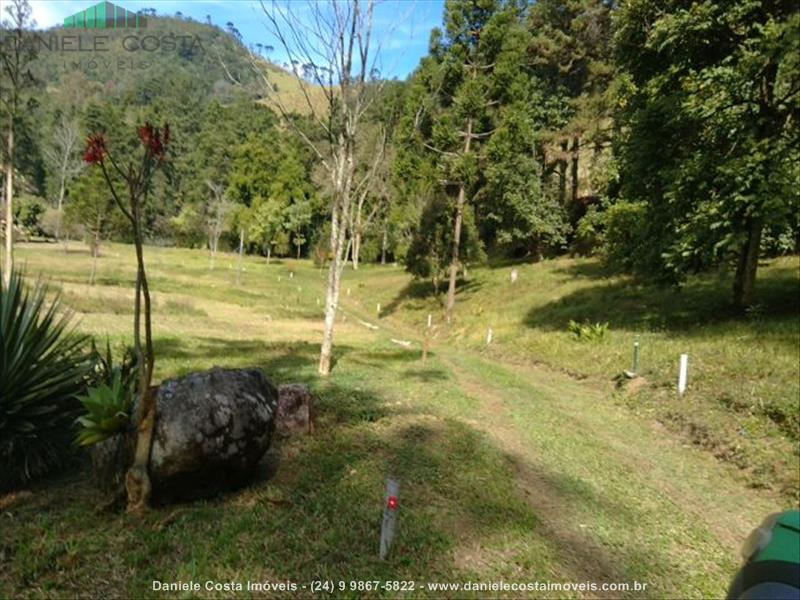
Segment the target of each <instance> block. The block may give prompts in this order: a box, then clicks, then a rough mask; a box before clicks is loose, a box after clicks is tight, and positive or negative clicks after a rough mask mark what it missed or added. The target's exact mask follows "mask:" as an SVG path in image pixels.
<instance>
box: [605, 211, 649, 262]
mask: <svg viewBox="0 0 800 600" xmlns="http://www.w3.org/2000/svg"><path fill="white" fill-rule="evenodd" d="M647 229H648V228H647V204H646V203H644V202H617V203H616V204H612V205H611V206H609V207H608V208H607V209H606V211H605V212H604V213H603V254H604V256H605V259H606V261H607V262H608V263H609V264H610V265H611V266H614V267H617V268H620V269H623V270H625V271H635V270H636V268H637V266H638V265H639V264H641V262H642V260H643V259H644V258H645V257H646V256H647V255H648V254H649V252H648V250H647Z"/></svg>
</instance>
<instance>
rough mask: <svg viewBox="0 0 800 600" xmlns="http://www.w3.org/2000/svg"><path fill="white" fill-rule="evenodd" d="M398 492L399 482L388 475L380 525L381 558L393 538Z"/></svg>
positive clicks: (386, 552) (383, 556)
mask: <svg viewBox="0 0 800 600" xmlns="http://www.w3.org/2000/svg"><path fill="white" fill-rule="evenodd" d="M399 492H400V483H398V481H397V480H396V479H392V478H391V477H389V478H388V479H387V480H386V492H385V494H384V508H383V524H382V525H381V548H380V557H381V560H383V559H384V558H386V555H387V554H388V553H389V548H390V547H391V545H392V540H393V539H394V530H395V524H396V523H397V506H398V502H397V497H398V495H399Z"/></svg>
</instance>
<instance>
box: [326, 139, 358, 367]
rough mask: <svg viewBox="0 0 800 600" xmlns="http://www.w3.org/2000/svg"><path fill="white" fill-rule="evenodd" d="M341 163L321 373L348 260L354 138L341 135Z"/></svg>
mask: <svg viewBox="0 0 800 600" xmlns="http://www.w3.org/2000/svg"><path fill="white" fill-rule="evenodd" d="M339 144H340V148H341V150H340V151H339V157H340V158H339V159H338V161H339V164H337V166H336V170H335V173H336V175H335V179H334V201H333V207H332V210H331V263H330V265H329V267H328V289H327V290H326V292H325V327H324V329H323V332H322V346H321V348H320V353H319V374H320V375H323V376H327V375H329V374H330V372H331V359H332V357H333V328H334V325H335V324H336V309H337V307H338V306H339V288H340V285H341V281H342V268H343V266H344V264H345V263H346V260H347V254H346V253H345V237H346V234H347V222H346V219H347V216H348V214H349V210H350V188H351V185H352V182H353V147H352V140H348V139H340V140H339Z"/></svg>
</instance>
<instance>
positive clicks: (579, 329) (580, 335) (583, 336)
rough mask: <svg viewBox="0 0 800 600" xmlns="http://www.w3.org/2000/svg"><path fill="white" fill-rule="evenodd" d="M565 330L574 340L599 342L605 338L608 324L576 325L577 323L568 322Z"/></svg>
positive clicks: (587, 323) (586, 323)
mask: <svg viewBox="0 0 800 600" xmlns="http://www.w3.org/2000/svg"><path fill="white" fill-rule="evenodd" d="M567 329H568V330H569V332H570V333H571V334H572V335H573V336H574V337H575V339H576V340H579V341H582V342H599V341H600V340H602V339H603V338H604V337H605V336H606V332H608V323H599V322H598V323H590V322H589V321H584V322H583V323H578V322H577V321H573V320H570V322H569V325H567Z"/></svg>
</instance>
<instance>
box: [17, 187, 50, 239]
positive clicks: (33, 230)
mask: <svg viewBox="0 0 800 600" xmlns="http://www.w3.org/2000/svg"><path fill="white" fill-rule="evenodd" d="M46 210H47V206H46V205H45V203H44V201H43V200H42V199H41V198H37V197H36V196H30V195H28V194H21V195H20V197H19V198H17V199H16V200H15V201H14V222H15V223H16V224H17V226H18V227H19V228H20V229H22V231H23V232H24V234H25V235H26V236H27V237H30V236H41V235H44V231H43V230H42V223H41V220H42V217H43V216H44V213H45V211H46Z"/></svg>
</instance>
